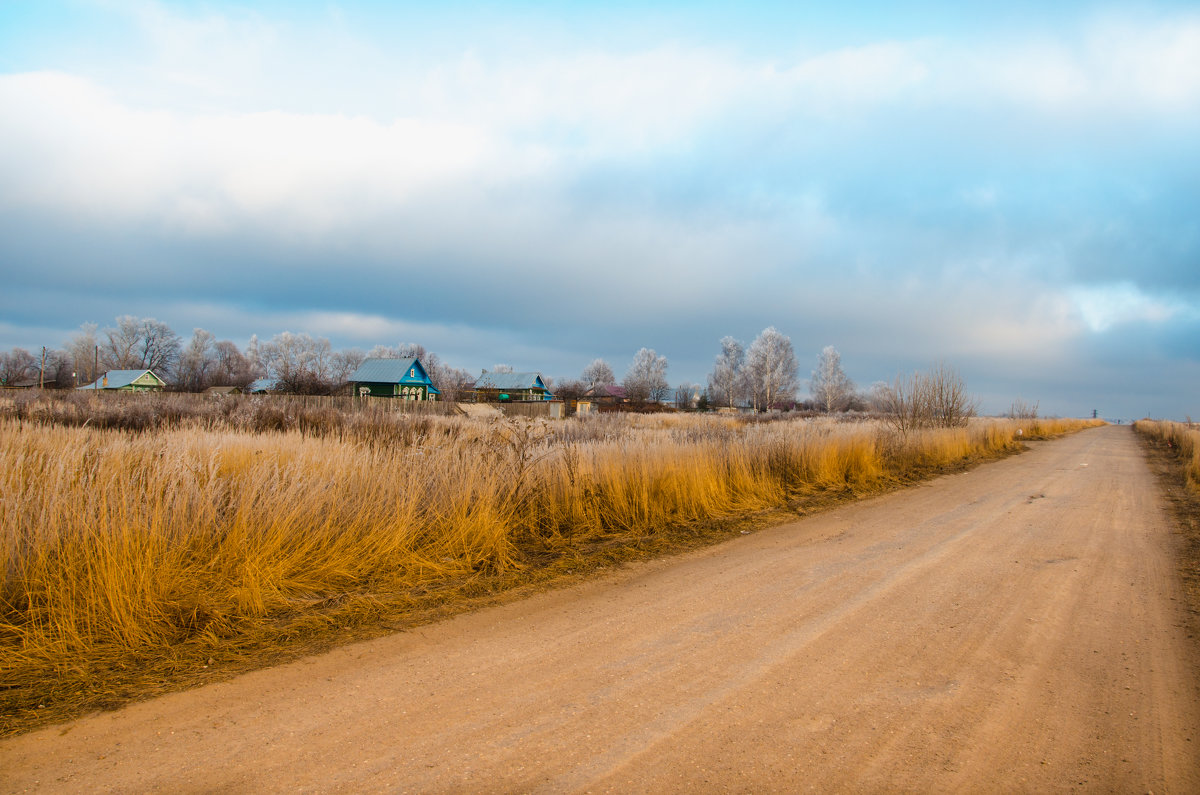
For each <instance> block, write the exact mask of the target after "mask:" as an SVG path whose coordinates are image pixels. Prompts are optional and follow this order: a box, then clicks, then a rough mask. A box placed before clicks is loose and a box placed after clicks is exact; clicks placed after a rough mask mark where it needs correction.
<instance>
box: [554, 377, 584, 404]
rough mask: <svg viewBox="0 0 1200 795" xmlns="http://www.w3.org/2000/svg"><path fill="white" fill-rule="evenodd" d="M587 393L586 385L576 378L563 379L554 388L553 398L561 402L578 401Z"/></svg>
mask: <svg viewBox="0 0 1200 795" xmlns="http://www.w3.org/2000/svg"><path fill="white" fill-rule="evenodd" d="M587 391H588V385H587V384H585V383H584V382H583V381H580V380H579V379H578V378H564V379H562V380H560V381H559V382H558V386H556V387H555V388H554V396H555V397H556V398H560V399H562V400H578V399H579V398H581V397H583V393H584V392H587Z"/></svg>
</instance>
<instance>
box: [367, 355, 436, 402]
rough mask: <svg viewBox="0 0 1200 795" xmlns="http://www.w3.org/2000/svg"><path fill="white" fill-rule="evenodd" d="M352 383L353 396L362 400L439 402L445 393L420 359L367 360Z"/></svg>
mask: <svg viewBox="0 0 1200 795" xmlns="http://www.w3.org/2000/svg"><path fill="white" fill-rule="evenodd" d="M349 381H350V393H351V394H352V395H356V396H360V397H396V398H400V399H401V400H437V399H438V398H439V397H440V396H441V394H442V393H441V391H440V390H439V389H438V388H437V387H436V386H434V385H433V379H431V378H430V377H429V374H428V373H427V372H425V366H424V365H422V364H421V360H420V359H365V360H363V363H362V364H360V365H359V366H358V369H357V370H355V371H354V373H353V374H352V375H351V376H350V379H349Z"/></svg>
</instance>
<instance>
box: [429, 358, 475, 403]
mask: <svg viewBox="0 0 1200 795" xmlns="http://www.w3.org/2000/svg"><path fill="white" fill-rule="evenodd" d="M436 373H437V374H436V375H434V373H430V374H429V378H430V379H431V380H432V381H433V385H434V386H436V387H437V388H438V391H440V392H441V393H442V395H441V399H442V400H444V401H449V402H451V403H459V402H462V401H463V400H465V399H466V398H467V397H468V396H469V395H470V394H471V392H472V391H473V390H474V389H475V376H473V375H471V373H470V372H469V371H467V370H463V369H460V368H457V367H447V366H445V365H439V367H438V368H437V370H436Z"/></svg>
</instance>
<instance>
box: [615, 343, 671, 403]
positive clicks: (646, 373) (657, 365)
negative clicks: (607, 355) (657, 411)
mask: <svg viewBox="0 0 1200 795" xmlns="http://www.w3.org/2000/svg"><path fill="white" fill-rule="evenodd" d="M621 385H622V386H624V387H625V395H626V396H627V397H628V398H629V399H630V400H631V401H633V402H634V403H646V402H647V401H656V402H657V401H660V400H662V399H664V398H665V397H666V396H667V394H668V393H669V392H670V391H671V386H670V385H669V384H668V383H667V357H665V356H659V355H658V354H657V353H655V352H654V350H653V349H652V348H642V349H641V350H640V351H638V352H637V354H636V355H634V357H633V363H632V364H630V365H629V370H628V371H627V372H626V373H625V379H624V380H623V381H622V382H621Z"/></svg>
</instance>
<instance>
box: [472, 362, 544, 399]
mask: <svg viewBox="0 0 1200 795" xmlns="http://www.w3.org/2000/svg"><path fill="white" fill-rule="evenodd" d="M553 399H554V395H552V394H550V390H549V389H548V388H547V387H546V383H545V382H544V381H542V374H541V373H489V372H488V371H487V370H484V371H483V374H482V375H480V376H479V378H477V379H475V400H477V401H479V402H481V403H483V402H488V403H492V402H497V401H499V402H500V403H507V402H509V401H514V400H518V401H529V400H553Z"/></svg>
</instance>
